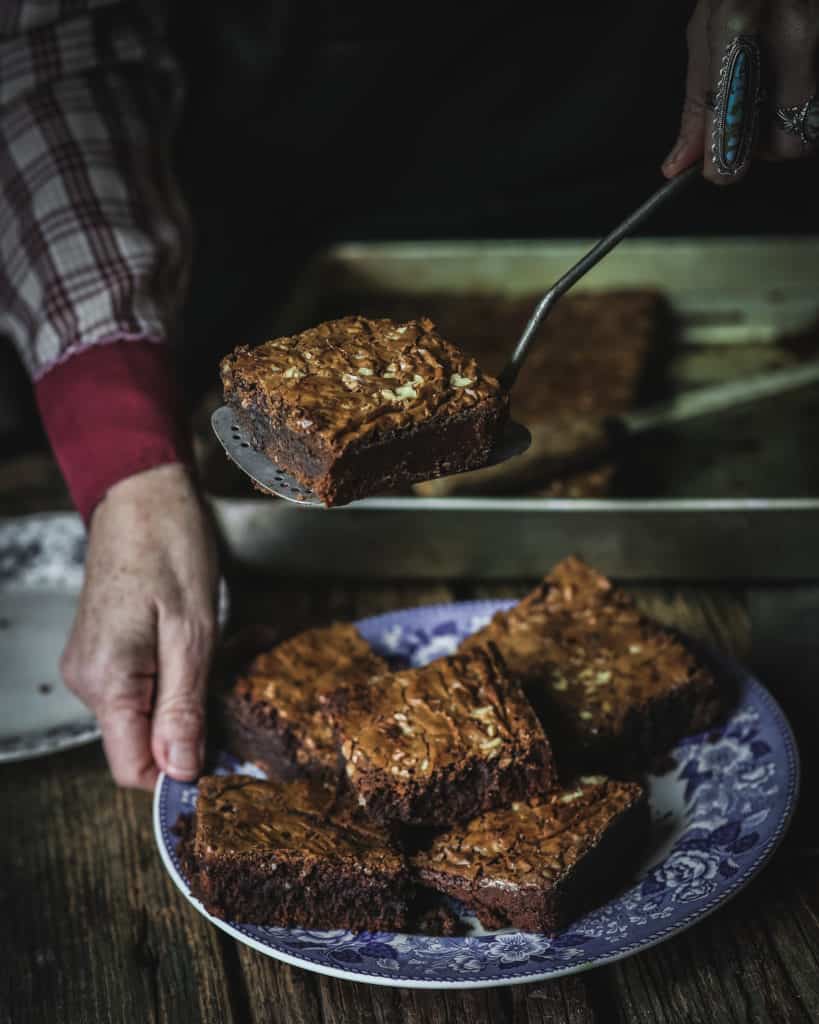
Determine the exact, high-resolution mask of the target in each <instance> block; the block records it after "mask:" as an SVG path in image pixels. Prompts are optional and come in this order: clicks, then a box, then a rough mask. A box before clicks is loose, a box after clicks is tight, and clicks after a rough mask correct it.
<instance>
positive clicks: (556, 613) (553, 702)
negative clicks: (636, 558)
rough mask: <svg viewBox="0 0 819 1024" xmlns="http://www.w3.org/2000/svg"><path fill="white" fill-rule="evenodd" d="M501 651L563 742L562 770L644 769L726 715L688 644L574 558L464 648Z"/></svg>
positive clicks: (554, 739) (713, 684)
mask: <svg viewBox="0 0 819 1024" xmlns="http://www.w3.org/2000/svg"><path fill="white" fill-rule="evenodd" d="M487 642H489V643H492V644H494V645H496V646H497V647H498V649H499V650H500V652H501V654H502V655H503V657H504V659H505V661H506V663H507V665H508V666H509V670H510V672H511V673H512V674H513V675H514V676H516V678H518V679H519V680H520V681H521V682H522V684H523V686H524V689H525V691H526V693H527V695H528V697H529V699H530V700H531V701H532V703H533V705H534V706H535V708H536V709H537V710H538V712H539V713H540V715H541V717H542V720H543V722H544V723H545V726H546V731H547V733H548V735H549V737H550V739H551V740H552V742H553V743H555V744H556V745H557V746H558V748H559V749H558V753H559V755H560V760H561V767H562V766H563V763H564V762H566V763H567V764H571V765H572V767H573V768H580V769H591V768H600V769H602V770H609V771H612V770H623V769H626V768H631V767H639V766H644V765H645V764H646V763H647V762H648V761H649V759H651V758H652V757H655V756H657V755H659V754H662V753H664V752H665V751H666V750H667V749H668V748H669V747H670V746H672V745H673V744H674V743H675V742H676V741H677V740H678V739H680V738H681V737H682V736H684V735H685V734H686V733H690V732H697V731H699V730H701V729H704V728H706V727H707V726H708V725H710V724H711V723H712V722H713V720H714V718H715V717H716V716H717V714H718V713H719V710H720V699H719V691H718V688H717V684H716V682H715V680H714V678H713V676H712V675H711V673H710V672H709V671H708V670H707V668H705V667H704V666H703V665H702V664H700V662H699V661H698V660H697V658H696V657H695V656H694V654H693V653H692V652H691V651H690V650H689V649H688V647H687V646H686V645H685V644H684V643H683V642H682V641H681V639H680V638H679V637H678V636H677V635H676V634H675V633H673V632H672V631H671V630H668V629H665V628H664V627H663V626H661V625H659V623H657V622H655V621H653V620H652V619H650V618H648V617H647V616H645V615H643V614H641V613H640V612H639V610H638V609H637V607H636V605H635V604H634V601H633V600H632V599H631V598H630V597H629V596H628V595H627V594H625V593H624V592H623V591H621V590H618V589H617V588H616V587H614V586H613V585H612V583H611V582H610V581H609V580H607V579H606V578H605V577H604V576H601V575H600V573H598V572H596V571H595V570H594V569H591V568H590V567H589V566H588V565H586V564H584V563H583V562H581V561H580V559H578V558H567V559H565V560H564V561H563V562H560V563H559V564H558V565H557V566H556V567H555V568H554V569H553V570H552V572H551V573H550V574H549V575H548V576H547V577H546V578H545V579H544V580H543V581H542V582H541V583H540V584H538V586H537V587H535V589H534V590H533V591H532V592H531V593H529V594H528V595H527V596H526V597H524V598H523V600H522V601H521V602H520V603H519V604H517V605H515V606H514V607H513V608H511V609H510V610H509V611H505V612H499V613H498V614H497V615H495V616H494V618H493V619H492V621H491V622H490V623H489V625H488V626H486V627H485V628H484V629H482V630H480V631H479V632H477V633H475V634H473V636H471V637H468V638H467V639H466V640H465V641H464V642H463V643H462V644H461V648H460V649H461V650H462V651H464V652H469V651H472V650H474V649H475V648H476V647H480V646H481V645H482V644H485V643H487Z"/></svg>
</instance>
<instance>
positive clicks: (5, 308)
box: [0, 0, 188, 518]
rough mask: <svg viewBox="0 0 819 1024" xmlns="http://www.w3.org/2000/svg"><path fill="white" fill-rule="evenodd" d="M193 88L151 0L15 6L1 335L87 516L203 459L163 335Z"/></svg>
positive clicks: (9, 1) (178, 261)
mask: <svg viewBox="0 0 819 1024" xmlns="http://www.w3.org/2000/svg"><path fill="white" fill-rule="evenodd" d="M179 94H180V82H179V78H178V75H177V73H176V69H175V66H174V64H173V61H172V60H171V59H170V57H169V55H168V52H167V50H166V48H165V46H164V42H163V37H162V33H161V19H160V18H158V17H156V16H155V12H153V11H152V10H151V9H150V8H149V7H148V6H146V4H145V3H142V2H139V0H133V2H127V0H120V2H117V0H5V2H4V3H3V4H2V5H0V333H3V334H5V335H7V336H9V337H10V338H11V339H12V340H13V342H14V343H15V344H16V346H17V348H18V350H19V352H20V353H21V356H22V358H23V361H24V363H25V364H26V366H27V367H28V369H29V371H30V373H31V375H32V377H33V379H34V381H35V390H36V394H37V398H38V401H39V405H40V409H41V412H42V415H43V419H44V423H45V427H46V430H47V431H48V433H49V437H50V439H51V442H52V445H53V447H54V449H55V452H56V454H57V457H58V459H59V461H60V463H61V466H62V468H63V472H64V474H65V476H66V478H67V480H68V484H69V487H70V488H71V491H72V494H73V496H74V498H75V501H76V503H77V505H78V506H79V508H80V510H81V511H82V512H83V514H84V515H85V516H86V518H89V517H90V515H91V512H92V510H93V507H94V506H95V504H96V503H97V502H98V501H99V500H100V498H101V497H103V496H104V494H105V492H106V491H107V489H108V488H109V487H110V486H112V484H114V483H116V481H117V480H118V479H122V478H123V477H125V476H128V475H131V474H132V473H133V472H139V471H141V470H143V469H147V468H151V467H152V466H154V465H158V464H161V463H163V462H170V461H177V460H179V459H185V458H187V456H188V449H187V446H186V442H185V431H184V430H183V429H182V426H181V418H180V415H179V411H178V401H177V397H176V392H175V388H174V386H173V382H172V380H171V373H170V362H169V359H168V353H167V349H166V346H165V344H164V342H165V341H166V338H167V335H168V330H169V326H170V324H171V323H172V318H173V316H174V313H175V309H176V307H177V306H178V303H179V300H180V297H181V295H182V293H183V289H184V283H185V256H186V254H187V250H188V244H187V241H188V240H187V234H186V230H187V221H186V215H185V210H184V207H183V205H182V203H181V200H180V199H179V196H178V193H177V191H176V188H175V185H174V183H173V180H172V176H171V174H170V171H169V162H168V152H169V140H170V132H171V130H172V128H173V120H174V111H175V109H176V108H177V106H178V98H179Z"/></svg>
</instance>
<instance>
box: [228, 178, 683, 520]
mask: <svg viewBox="0 0 819 1024" xmlns="http://www.w3.org/2000/svg"><path fill="white" fill-rule="evenodd" d="M700 171H701V167H700V166H699V165H697V166H694V167H691V168H689V169H688V170H686V171H683V173H682V174H679V175H677V177H676V178H672V179H671V181H668V182H666V183H665V184H664V185H663V186H662V187H661V188H659V189H658V190H657V191H656V192H655V193H654V194H653V195H652V196H650V197H649V198H648V199H647V200H646V201H645V202H644V203H643V204H642V205H641V206H639V207H638V208H637V209H636V210H634V212H633V213H631V214H629V216H628V217H626V219H625V220H624V221H623V222H622V223H621V224H619V225H618V226H617V227H616V228H615V229H614V230H613V231H612V232H610V233H609V234H608V235H606V237H605V238H602V239H601V240H600V241H599V242H598V243H597V244H596V245H595V246H594V247H593V248H592V249H590V250H589V252H587V253H586V255H585V256H584V257H583V258H582V259H580V260H579V261H578V262H577V263H576V264H575V265H574V266H573V267H572V268H571V269H570V270H568V271H567V272H566V273H565V274H564V275H563V277H561V278H560V280H558V281H557V282H556V283H555V284H554V285H552V287H551V288H550V289H549V291H547V292H546V294H545V295H544V296H543V298H542V299H541V300H540V301H539V302H538V304H537V306H536V307H535V309H534V311H533V313H532V316H531V318H530V319H529V322H528V323H527V324H526V327H525V328H524V330H523V334H522V335H521V336H520V340H519V341H518V343H517V345H516V346H515V348H514V351H513V352H512V355H511V357H510V359H509V362H508V363H507V364H506V366H505V368H504V369H503V371H502V372H501V374H500V383H501V386H502V387H503V388H504V389H505V390H506V391H507V392H508V391H511V389H512V386H513V385H514V383H515V381H516V380H517V377H518V374H519V373H520V371H521V368H522V367H523V364H524V362H525V360H526V357H527V355H528V354H529V351H530V348H531V346H532V342H533V341H534V339H535V336H536V334H537V330H538V328H539V327H540V325H541V324H542V323H543V321H544V320H545V319H546V317H547V316H548V315H549V312H550V310H551V309H552V307H553V306H554V305H555V303H556V302H557V301H558V299H559V298H560V297H561V296H562V295H565V293H566V292H567V291H568V290H569V289H570V288H571V287H572V286H573V285H575V284H577V282H578V281H579V280H580V279H581V278H582V277H583V276H584V275H585V274H587V273H588V272H589V271H590V270H591V269H592V267H594V266H596V265H597V264H598V263H599V262H600V260H601V259H602V258H603V257H604V256H605V255H606V254H607V253H609V252H611V250H612V249H613V248H614V247H615V246H616V245H617V244H618V243H619V242H621V241H622V240H623V239H624V238H625V237H626V236H627V235H630V234H631V233H632V232H633V231H635V230H636V229H637V228H638V227H639V226H640V225H641V224H642V223H643V222H644V221H645V220H647V219H648V218H649V217H650V216H651V214H652V213H654V211H655V210H657V209H658V208H659V207H660V206H662V205H663V204H664V203H666V202H667V201H668V200H669V199H671V198H672V197H673V196H675V195H676V194H677V193H678V192H681V191H682V190H683V189H684V188H685V186H686V185H688V184H689V182H690V181H691V180H692V179H694V178H695V177H698V176H699V174H700ZM456 340H457V339H456ZM211 425H212V426H213V430H214V433H215V434H216V436H217V437H218V438H219V441H220V442H221V444H222V447H223V448H224V449H225V452H226V454H227V456H228V458H229V459H231V460H232V461H233V462H235V463H236V465H237V466H238V467H239V469H241V470H242V471H243V472H244V473H246V474H247V476H249V477H250V478H251V480H253V482H254V483H255V484H256V486H257V487H259V488H261V489H262V490H263V491H267V492H269V493H270V494H274V495H276V496H277V497H279V498H284V499H285V500H286V501H295V502H298V503H299V504H300V505H312V506H320V507H322V508H324V507H326V506H325V505H324V502H323V501H322V500H321V499H320V498H318V497H317V496H316V495H315V494H314V493H313V492H312V491H311V490H309V489H308V488H306V487H305V486H304V485H303V484H301V483H299V481H298V480H296V479H295V478H294V477H292V476H290V474H289V473H287V472H285V470H284V469H282V467H281V466H277V465H276V464H275V463H274V462H272V461H271V460H270V459H269V458H268V457H267V456H266V455H263V454H262V453H261V452H258V451H256V450H255V449H254V448H253V445H252V443H251V440H250V438H249V437H248V436H247V434H246V433H245V432H244V431H243V429H242V428H241V427H240V426H239V424H238V422H237V421H236V418H235V416H234V414H233V412H232V411H231V409H230V408H229V407H228V406H221V407H220V408H219V409H217V410H216V411H215V412H214V414H213V416H212V417H211ZM531 441H532V438H531V434H530V433H529V431H528V430H527V428H526V427H524V426H522V425H521V424H520V423H515V422H514V421H510V422H509V423H507V426H506V429H505V430H504V433H503V435H502V436H501V438H500V441H499V442H498V444H497V445H496V446H495V448H494V449H493V450H492V452H491V454H490V457H489V459H488V460H487V462H486V463H485V466H495V465H497V464H498V463H501V462H506V460H507V459H511V458H514V457H515V456H517V455H522V454H523V453H524V452H525V451H527V449H528V448H529V446H530V444H531Z"/></svg>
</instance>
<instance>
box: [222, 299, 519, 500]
mask: <svg viewBox="0 0 819 1024" xmlns="http://www.w3.org/2000/svg"><path fill="white" fill-rule="evenodd" d="M221 373H222V382H223V385H224V394H225V401H226V402H227V403H228V405H230V406H231V408H232V409H233V410H234V411H235V413H236V416H237V419H238V420H239V422H240V423H241V424H242V426H243V427H244V428H245V430H246V431H247V432H248V434H249V435H250V437H251V439H252V443H253V445H254V447H255V448H257V449H258V450H259V451H262V452H264V453H265V454H266V455H267V456H268V457H269V458H270V459H272V460H273V461H274V462H275V463H276V464H277V465H279V466H281V467H282V468H283V469H285V470H286V471H287V472H288V473H290V474H291V475H292V476H294V477H295V478H296V479H297V480H299V481H300V482H301V483H302V484H303V485H304V486H305V487H309V488H311V489H312V490H313V491H314V492H315V494H316V495H317V496H318V497H319V498H321V499H322V501H324V502H325V503H326V504H327V505H343V504H345V503H346V502H350V501H354V500H355V499H357V498H362V497H365V496H366V495H368V494H373V493H376V492H377V491H383V490H389V489H393V488H395V487H398V486H403V485H407V484H410V483H413V482H414V481H417V480H426V479H429V478H431V477H437V476H444V475H446V474H449V473H459V472H462V471H463V470H468V469H476V468H478V467H479V466H482V465H484V464H485V463H486V461H487V459H488V457H489V454H490V452H491V450H492V448H493V447H494V445H495V443H496V441H497V439H498V437H499V435H500V433H501V431H502V429H503V426H504V424H505V422H506V419H507V414H508V400H507V397H506V395H505V394H504V392H502V390H501V388H500V385H499V384H498V381H497V380H496V379H495V378H494V377H490V376H488V375H487V374H485V373H483V372H482V371H481V369H480V368H479V366H478V364H477V363H476V362H475V360H474V359H472V358H470V357H469V356H467V355H465V354H464V353H463V352H461V351H460V350H459V349H458V348H456V347H455V346H454V345H452V344H451V343H450V342H448V341H445V340H444V339H443V338H442V337H441V336H440V335H439V334H438V333H437V331H436V330H435V326H434V324H433V323H432V321H431V320H426V319H422V320H410V321H408V322H407V323H404V324H396V323H394V322H393V321H392V320H368V319H366V318H365V317H358V316H350V317H344V318H343V319H341V320H332V321H330V322H328V323H324V324H320V325H319V326H318V327H313V328H311V329H310V330H307V331H303V332H302V333H301V334H296V335H294V336H293V337H288V338H276V339H274V340H273V341H267V342H265V343H264V344H262V345H260V346H259V347H258V348H255V349H250V348H247V347H246V346H241V347H239V348H237V349H236V350H235V351H234V352H233V353H231V354H230V355H228V356H226V357H225V358H224V359H223V360H222V364H221Z"/></svg>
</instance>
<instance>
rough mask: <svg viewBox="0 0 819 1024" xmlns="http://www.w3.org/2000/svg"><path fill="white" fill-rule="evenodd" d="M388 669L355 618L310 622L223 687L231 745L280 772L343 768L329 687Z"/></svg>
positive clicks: (224, 728)
mask: <svg viewBox="0 0 819 1024" xmlns="http://www.w3.org/2000/svg"><path fill="white" fill-rule="evenodd" d="M387 670H388V665H387V662H386V661H384V659H383V658H380V657H379V656H378V655H377V654H376V653H375V651H373V649H372V648H371V647H370V645H369V644H368V643H367V642H366V640H364V639H363V638H362V637H361V635H360V634H359V632H358V630H357V629H356V628H355V626H352V625H349V624H347V623H341V622H337V623H334V624H333V625H330V626H325V627H321V628H316V629H308V630H305V631H304V632H303V633H299V634H297V635H296V636H294V637H291V638H290V639H289V640H285V641H284V643H280V644H277V645H276V646H275V647H273V648H272V649H271V650H269V651H265V652H264V653H262V654H259V655H258V656H257V657H256V658H255V659H254V660H253V661H252V662H251V664H250V666H249V667H248V668H247V670H246V671H245V672H243V673H242V674H241V675H240V676H239V677H238V678H237V679H236V680H235V681H234V682H233V683H232V684H231V686H230V688H229V689H228V690H227V691H226V692H225V693H224V694H223V695H222V698H221V707H220V711H219V716H220V719H221V721H220V723H219V726H220V731H221V734H222V739H223V742H224V744H225V746H226V747H227V749H228V750H229V751H230V752H231V753H232V754H235V755H236V756H237V757H241V758H242V759H243V760H245V761H252V762H254V763H255V764H257V765H259V766H260V767H261V768H263V769H264V770H265V771H266V772H268V773H269V774H272V775H275V776H277V777H279V778H285V779H286V778H293V777H295V776H298V775H302V774H307V775H320V774H325V775H327V776H335V775H337V774H338V773H339V770H340V769H339V755H338V745H337V744H336V741H335V737H334V735H333V730H332V727H331V725H330V722H329V721H328V719H327V715H326V713H325V711H324V710H323V708H322V706H321V698H322V695H324V694H326V693H328V692H330V691H331V690H335V689H337V688H338V687H339V685H343V684H349V683H356V682H363V681H365V680H367V679H369V678H370V676H373V675H379V674H381V673H384V672H386V671H387Z"/></svg>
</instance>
